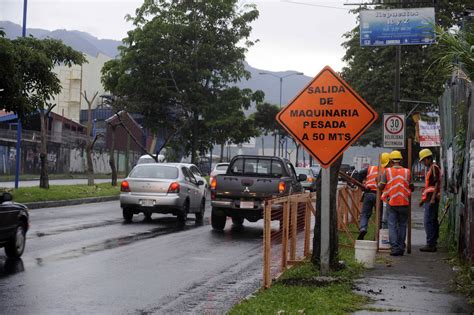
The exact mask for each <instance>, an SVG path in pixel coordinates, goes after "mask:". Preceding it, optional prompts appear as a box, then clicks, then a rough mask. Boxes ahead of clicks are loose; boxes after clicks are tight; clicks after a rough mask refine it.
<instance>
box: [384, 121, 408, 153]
mask: <svg viewBox="0 0 474 315" xmlns="http://www.w3.org/2000/svg"><path fill="white" fill-rule="evenodd" d="M383 146H384V148H399V149H404V148H405V114H388V113H384V114H383Z"/></svg>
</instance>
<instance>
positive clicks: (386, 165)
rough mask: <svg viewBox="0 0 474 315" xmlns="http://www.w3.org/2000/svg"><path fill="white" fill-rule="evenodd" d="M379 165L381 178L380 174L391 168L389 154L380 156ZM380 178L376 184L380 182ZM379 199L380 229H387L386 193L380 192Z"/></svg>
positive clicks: (385, 153)
mask: <svg viewBox="0 0 474 315" xmlns="http://www.w3.org/2000/svg"><path fill="white" fill-rule="evenodd" d="M380 164H381V165H382V172H381V174H380V178H381V177H382V174H383V173H384V172H385V169H386V168H389V167H392V165H393V163H392V160H390V153H388V152H384V153H382V155H381V156H380ZM380 178H379V180H378V182H380ZM380 199H381V200H382V229H386V228H387V193H386V190H384V191H382V194H381V196H380Z"/></svg>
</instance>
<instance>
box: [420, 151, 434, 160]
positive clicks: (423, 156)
mask: <svg viewBox="0 0 474 315" xmlns="http://www.w3.org/2000/svg"><path fill="white" fill-rule="evenodd" d="M418 155H419V156H420V162H421V161H423V159H424V158H427V157H428V156H433V152H431V150H430V149H423V150H421V151H420V153H418Z"/></svg>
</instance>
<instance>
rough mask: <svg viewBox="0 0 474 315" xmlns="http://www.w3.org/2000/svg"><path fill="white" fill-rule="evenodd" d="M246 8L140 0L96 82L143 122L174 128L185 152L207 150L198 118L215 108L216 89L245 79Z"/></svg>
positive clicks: (252, 13) (215, 0) (213, 1)
mask: <svg viewBox="0 0 474 315" xmlns="http://www.w3.org/2000/svg"><path fill="white" fill-rule="evenodd" d="M257 17H258V11H257V10H256V8H255V6H253V5H244V6H242V7H241V8H239V7H238V1H237V0H229V1H222V0H210V1H166V0H157V1H154V0H145V2H144V3H143V5H142V6H141V7H140V8H138V9H137V10H136V12H135V16H133V17H132V16H128V20H129V21H132V22H133V24H134V26H135V29H134V30H132V31H129V32H128V36H127V38H125V39H124V46H122V47H120V59H117V60H112V61H110V62H108V63H106V64H105V65H104V68H103V70H102V74H103V77H102V80H103V83H104V85H105V87H106V88H107V89H108V90H110V91H111V92H112V93H113V94H115V95H117V96H120V97H127V101H128V104H129V107H130V108H127V110H128V111H132V112H139V113H142V114H143V115H144V117H145V120H144V124H145V126H146V127H148V128H150V129H152V130H154V131H156V130H158V129H160V128H166V129H168V130H171V131H173V130H176V129H177V128H178V129H179V130H180V132H179V134H180V135H181V136H182V137H181V139H182V140H183V141H184V143H183V145H184V147H185V148H186V153H190V154H191V159H192V161H193V162H195V161H196V158H197V151H198V150H199V149H200V148H201V149H205V148H206V147H210V145H211V144H212V141H213V139H212V138H211V137H210V135H209V133H208V132H207V131H206V130H205V128H204V127H205V124H204V123H203V121H206V120H207V117H205V116H204V115H205V114H206V113H209V112H212V111H210V110H209V109H210V108H216V106H215V104H216V102H218V100H219V93H220V92H221V90H225V89H227V88H228V87H229V86H230V85H232V84H234V83H236V82H237V81H239V80H240V79H241V78H248V77H249V75H250V74H249V73H248V72H247V71H246V70H245V69H244V64H243V61H244V59H245V52H246V51H247V49H248V47H250V46H251V45H253V42H252V41H251V40H249V36H250V32H251V29H252V28H251V26H250V22H252V21H254V20H255V19H256V18H257Z"/></svg>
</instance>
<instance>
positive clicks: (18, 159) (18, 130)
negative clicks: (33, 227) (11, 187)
mask: <svg viewBox="0 0 474 315" xmlns="http://www.w3.org/2000/svg"><path fill="white" fill-rule="evenodd" d="M27 7H28V0H24V2H23V27H22V30H21V36H22V37H26V15H27V14H26V13H27ZM17 116H18V123H17V125H16V161H15V189H18V186H19V182H20V166H21V164H20V163H21V131H22V128H23V126H22V125H21V119H20V115H19V114H17Z"/></svg>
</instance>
